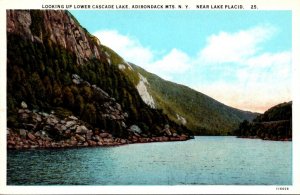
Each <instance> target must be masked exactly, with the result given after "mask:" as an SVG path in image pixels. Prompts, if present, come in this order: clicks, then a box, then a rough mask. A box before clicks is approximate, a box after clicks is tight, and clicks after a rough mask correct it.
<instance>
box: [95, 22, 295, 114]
mask: <svg viewBox="0 0 300 195" xmlns="http://www.w3.org/2000/svg"><path fill="white" fill-rule="evenodd" d="M276 32H277V29H276V28H274V27H272V26H269V25H263V26H262V25H260V26H256V27H253V28H250V29H246V30H241V31H238V32H220V33H217V34H214V35H211V36H210V37H208V38H207V44H206V45H205V46H204V48H203V49H201V50H200V48H199V52H198V55H197V56H196V57H191V56H189V55H188V54H187V53H185V52H184V51H181V50H179V49H177V48H173V49H172V50H171V51H169V52H167V53H166V54H165V55H163V56H162V57H161V58H160V59H154V56H155V53H157V52H155V51H153V50H151V49H150V48H148V47H145V46H143V45H142V44H141V43H140V42H139V41H138V40H137V39H136V38H134V37H131V36H127V35H126V36H125V35H122V34H120V33H119V32H117V31H114V30H104V31H99V32H96V33H95V34H94V35H96V36H97V37H98V38H99V39H100V41H101V42H102V44H104V45H107V46H109V47H110V48H112V49H113V50H115V51H116V52H117V53H119V54H120V55H121V56H122V57H123V58H124V59H125V60H126V61H129V62H132V63H135V64H137V65H139V66H142V67H143V68H145V69H146V70H148V71H150V72H152V73H154V74H157V75H158V76H160V77H162V78H164V79H167V80H172V81H175V82H178V78H183V76H182V75H184V78H185V79H184V80H185V82H186V83H183V84H186V85H188V86H191V87H193V88H194V89H196V90H198V91H200V92H203V93H205V94H207V95H209V96H211V97H213V98H215V99H217V100H218V101H221V102H223V103H225V104H227V105H229V106H233V107H236V108H240V109H244V110H250V111H258V112H263V111H265V110H266V109H268V108H269V107H270V106H273V105H275V104H277V103H280V102H284V101H290V100H291V91H290V88H291V87H290V86H291V78H290V77H291V52H290V51H279V52H276V53H274V52H273V53H272V52H270V51H265V49H266V48H265V47H264V46H265V45H264V44H266V43H268V42H267V41H268V40H271V39H272V38H273V37H274V35H275V34H276ZM192 77H196V78H193V79H191V78H192ZM175 79H176V80H175ZM197 83H198V84H197Z"/></svg>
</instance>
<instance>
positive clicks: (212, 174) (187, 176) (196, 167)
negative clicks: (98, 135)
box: [7, 136, 292, 185]
mask: <svg viewBox="0 0 300 195" xmlns="http://www.w3.org/2000/svg"><path fill="white" fill-rule="evenodd" d="M291 184H292V143H291V142H281V141H277V142H270V141H264V140H259V139H238V138H236V137H228V136H226V137H225V136H203V137H202V136H201V137H199V136H196V137H195V139H194V140H189V141H184V142H160V143H147V144H130V145H123V146H120V147H101V148H100V147H98V148H80V149H76V148H68V149H66V148H60V149H50V150H49V149H35V150H8V153H7V185H291Z"/></svg>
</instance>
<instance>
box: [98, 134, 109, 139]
mask: <svg viewBox="0 0 300 195" xmlns="http://www.w3.org/2000/svg"><path fill="white" fill-rule="evenodd" d="M108 136H109V133H100V137H102V138H106V137H108Z"/></svg>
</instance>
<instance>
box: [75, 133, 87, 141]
mask: <svg viewBox="0 0 300 195" xmlns="http://www.w3.org/2000/svg"><path fill="white" fill-rule="evenodd" d="M75 137H76V139H77V140H78V141H81V142H84V141H85V138H84V137H83V136H80V135H78V134H76V135H75Z"/></svg>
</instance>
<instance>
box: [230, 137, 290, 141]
mask: <svg viewBox="0 0 300 195" xmlns="http://www.w3.org/2000/svg"><path fill="white" fill-rule="evenodd" d="M236 137H237V138H242V139H261V140H265V141H284V142H286V141H293V139H292V138H287V137H285V138H279V139H278V138H270V137H267V138H261V137H258V136H236Z"/></svg>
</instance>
